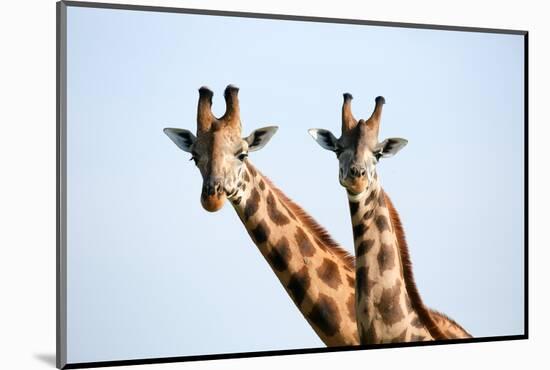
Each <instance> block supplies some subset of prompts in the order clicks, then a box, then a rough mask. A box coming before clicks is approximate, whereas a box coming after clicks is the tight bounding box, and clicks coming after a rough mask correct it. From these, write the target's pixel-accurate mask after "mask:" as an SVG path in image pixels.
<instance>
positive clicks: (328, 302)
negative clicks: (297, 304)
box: [308, 293, 341, 337]
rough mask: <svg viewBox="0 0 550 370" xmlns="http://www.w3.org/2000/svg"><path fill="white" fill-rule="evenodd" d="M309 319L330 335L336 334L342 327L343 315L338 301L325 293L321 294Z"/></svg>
mask: <svg viewBox="0 0 550 370" xmlns="http://www.w3.org/2000/svg"><path fill="white" fill-rule="evenodd" d="M308 319H309V320H310V321H311V323H312V324H313V325H315V326H316V327H317V328H318V329H319V330H320V331H321V332H323V334H325V335H326V336H328V337H331V336H333V335H335V334H336V333H337V332H338V330H339V329H340V320H341V317H340V312H338V307H337V306H336V301H335V300H334V299H333V298H331V297H329V296H328V295H326V294H323V293H320V294H319V299H318V300H317V302H316V303H315V304H314V305H313V308H312V309H311V311H310V313H309V314H308Z"/></svg>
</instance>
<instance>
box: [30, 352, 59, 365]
mask: <svg viewBox="0 0 550 370" xmlns="http://www.w3.org/2000/svg"><path fill="white" fill-rule="evenodd" d="M34 358H36V359H37V360H40V361H42V362H43V363H45V364H46V365H50V366H52V367H55V365H56V363H55V353H35V354H34Z"/></svg>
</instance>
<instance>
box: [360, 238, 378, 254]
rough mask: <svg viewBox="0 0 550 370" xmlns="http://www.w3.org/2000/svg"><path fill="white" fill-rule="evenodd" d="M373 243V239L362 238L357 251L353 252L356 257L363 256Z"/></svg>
mask: <svg viewBox="0 0 550 370" xmlns="http://www.w3.org/2000/svg"><path fill="white" fill-rule="evenodd" d="M373 245H374V239H366V240H362V241H361V243H359V246H358V247H357V252H355V255H356V257H360V256H363V255H365V254H367V253H368V252H369V250H370V249H371V248H372V246H373Z"/></svg>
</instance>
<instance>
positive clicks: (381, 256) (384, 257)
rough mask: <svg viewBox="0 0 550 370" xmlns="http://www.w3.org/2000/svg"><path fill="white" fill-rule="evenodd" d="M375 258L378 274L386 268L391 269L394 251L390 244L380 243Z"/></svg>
mask: <svg viewBox="0 0 550 370" xmlns="http://www.w3.org/2000/svg"><path fill="white" fill-rule="evenodd" d="M377 259H378V267H379V271H380V275H382V274H383V273H384V271H386V270H391V269H393V268H394V267H395V251H394V250H393V248H392V246H391V245H390V244H384V243H382V245H381V246H380V251H379V252H378V256H377Z"/></svg>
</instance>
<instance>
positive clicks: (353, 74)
mask: <svg viewBox="0 0 550 370" xmlns="http://www.w3.org/2000/svg"><path fill="white" fill-rule="evenodd" d="M67 29H68V68H67V72H68V85H67V87H68V122H67V126H68V170H67V182H68V222H67V227H68V230H67V233H68V235H67V236H68V247H67V249H68V304H67V305H68V307H67V308H68V360H69V362H85V361H101V360H117V359H129V358H146V357H163V356H184V355H197V354H210V353H229V352H243V351H258V350H276V349H291V348H309V347H321V346H322V343H321V341H320V340H319V339H318V338H317V337H316V336H315V334H314V332H313V330H311V328H310V327H309V326H308V324H307V323H306V321H305V320H304V319H303V318H302V316H301V314H300V313H299V311H298V310H297V308H296V307H295V306H294V304H293V303H292V302H291V300H290V298H288V296H287V294H286V293H285V292H284V289H283V288H282V286H281V285H280V283H279V282H278V280H277V279H276V277H275V276H274V274H273V272H272V271H271V269H270V268H269V266H268V264H267V262H266V261H264V260H263V257H262V256H261V254H260V253H259V251H258V250H257V249H256V247H255V246H254V244H253V243H252V242H251V241H250V239H249V237H248V235H247V233H246V231H245V229H244V227H243V226H242V224H241V223H240V221H239V220H238V218H237V216H236V215H235V212H234V211H233V210H232V209H231V207H230V205H229V204H226V206H225V207H224V209H222V210H221V211H220V212H218V213H215V214H210V213H207V212H206V211H204V210H203V209H202V207H201V206H200V202H199V194H200V187H201V177H200V174H199V172H198V171H197V169H196V168H195V167H194V165H193V164H192V162H189V161H188V159H189V155H188V154H186V153H184V152H182V151H180V150H179V149H178V148H177V147H176V146H175V145H174V144H173V143H172V142H171V141H170V140H169V139H168V138H167V137H166V136H165V135H164V133H163V132H162V129H163V128H164V127H167V126H171V127H183V128H187V129H192V130H194V129H195V116H196V103H197V97H198V93H197V89H198V88H199V87H200V86H202V85H208V86H210V87H211V88H212V89H213V90H214V92H215V95H214V107H213V110H214V113H216V114H217V115H221V114H222V113H223V112H224V110H225V105H224V102H223V96H222V95H223V94H222V92H223V88H224V87H225V86H226V85H227V84H229V83H233V84H236V85H237V86H239V87H240V88H241V90H240V94H239V95H240V99H241V115H242V120H243V136H245V135H248V134H249V133H250V132H251V131H252V130H254V129H256V128H259V127H263V126H267V125H273V124H275V125H278V126H279V131H278V132H277V134H276V135H275V136H274V137H273V139H272V140H271V142H270V143H269V144H268V145H267V146H266V147H265V148H264V149H262V150H261V151H259V152H257V153H256V152H255V153H252V154H251V155H250V159H251V161H252V162H254V164H255V165H256V166H257V167H258V168H259V169H261V171H262V172H263V173H264V174H266V175H267V176H268V177H270V178H271V179H272V180H273V181H274V182H275V183H276V184H277V185H278V186H279V187H280V188H281V189H282V190H283V191H284V192H285V193H286V194H287V195H288V196H290V197H291V198H293V199H294V200H295V201H297V202H298V203H299V204H301V205H302V206H303V207H304V208H305V209H306V210H307V211H308V212H309V213H310V214H311V215H312V216H313V217H314V218H316V219H317V220H318V221H319V222H320V223H321V224H322V225H324V226H325V227H326V228H327V229H328V231H329V232H330V233H331V234H332V235H333V237H334V238H335V239H336V240H337V241H339V242H340V243H341V244H342V245H343V246H344V247H345V248H346V249H348V250H350V251H352V250H353V244H352V234H351V226H350V220H349V214H348V206H347V200H346V196H345V191H344V190H343V188H342V187H341V186H340V185H339V184H338V180H337V179H338V164H337V161H336V159H335V158H334V155H332V154H330V153H328V152H326V151H324V150H322V149H321V148H320V147H319V146H318V145H317V144H316V143H315V142H314V141H313V140H312V139H311V137H310V136H309V135H308V134H307V129H308V128H311V127H321V128H326V129H330V130H332V131H333V132H334V133H335V134H339V129H340V109H341V102H342V98H341V96H342V93H343V92H350V93H352V94H353V95H354V97H355V99H354V101H353V104H354V113H355V115H356V116H357V117H358V118H359V117H363V118H367V117H368V116H369V115H370V113H371V111H372V108H373V105H374V97H376V96H377V95H383V96H385V98H386V102H387V104H386V106H385V110H384V114H383V118H382V124H381V134H380V135H381V137H380V139H384V138H385V137H392V136H398V137H404V138H406V139H408V140H409V144H408V146H407V147H405V149H403V150H402V151H401V152H400V153H399V154H398V155H396V156H395V157H394V158H390V159H387V160H385V161H382V162H381V163H380V164H379V166H378V172H379V175H380V177H381V181H382V185H383V187H384V189H385V190H386V191H387V193H388V194H389V195H390V196H391V197H392V199H393V201H394V203H395V206H396V208H397V209H398V211H399V212H400V214H401V217H402V221H403V223H404V227H405V231H406V234H407V240H408V242H409V248H410V252H411V256H412V260H413V264H414V273H415V276H416V280H417V285H418V287H419V290H420V293H421V295H422V296H423V298H424V301H425V303H426V304H427V305H428V306H430V307H432V308H435V309H437V310H439V311H442V312H444V313H446V314H448V315H450V316H451V317H453V318H454V319H456V320H457V321H458V322H459V323H461V324H462V325H463V326H464V327H465V328H466V329H467V330H469V331H470V332H471V333H472V334H473V335H474V336H495V335H508V334H521V333H522V332H523V314H524V313H523V298H524V292H523V284H524V281H523V273H524V271H523V264H524V260H523V239H524V232H523V229H522V225H523V207H524V205H523V190H524V189H523V170H524V168H523V161H524V158H523V139H524V138H523V114H524V106H523V85H524V80H523V67H524V65H523V37H522V36H517V35H495V34H485V33H483V34H482V33H467V32H451V31H431V30H418V29H405V28H389V27H373V26H358V25H340V24H318V23H311V22H291V21H273V20H255V19H242V18H225V17H214V16H197V15H185V14H167V13H151V12H136V11H122V10H105V9H102V10H100V9H88V8H71V7H69V11H68V28H67ZM234 266H239V268H237V269H236V268H234Z"/></svg>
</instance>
